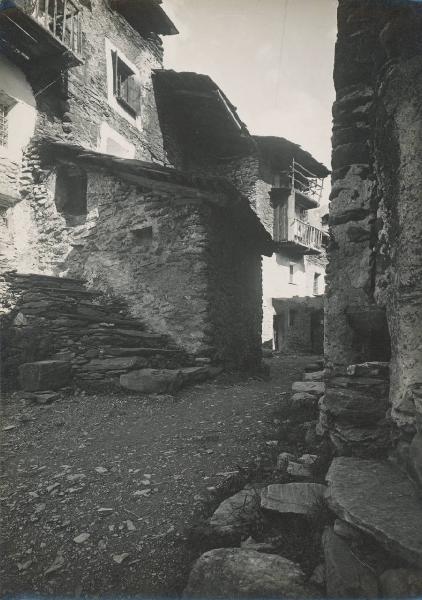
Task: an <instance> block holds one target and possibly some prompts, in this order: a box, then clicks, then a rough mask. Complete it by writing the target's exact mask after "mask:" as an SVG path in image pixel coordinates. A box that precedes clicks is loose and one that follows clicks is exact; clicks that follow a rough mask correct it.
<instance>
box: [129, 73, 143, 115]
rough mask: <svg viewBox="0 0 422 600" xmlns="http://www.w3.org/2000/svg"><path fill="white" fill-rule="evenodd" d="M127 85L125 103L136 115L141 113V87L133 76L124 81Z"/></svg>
mask: <svg viewBox="0 0 422 600" xmlns="http://www.w3.org/2000/svg"><path fill="white" fill-rule="evenodd" d="M126 83H127V103H128V104H129V106H130V107H131V108H132V110H133V112H134V113H135V114H136V115H139V114H140V113H141V85H140V83H139V81H138V80H137V79H136V77H135V75H131V76H130V77H128V78H127V80H126Z"/></svg>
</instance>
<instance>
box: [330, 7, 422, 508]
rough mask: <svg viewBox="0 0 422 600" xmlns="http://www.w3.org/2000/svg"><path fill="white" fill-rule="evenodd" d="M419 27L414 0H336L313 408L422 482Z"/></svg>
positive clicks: (356, 447)
mask: <svg viewBox="0 0 422 600" xmlns="http://www.w3.org/2000/svg"><path fill="white" fill-rule="evenodd" d="M421 36H422V12H421V7H420V5H419V3H417V2H412V1H410V0H409V1H407V0H406V1H401V2H396V1H389V0H370V1H366V0H361V1H360V2H358V3H356V2H354V1H351V0H340V2H339V9H338V39H337V45H336V55H335V69H334V81H335V87H336V92H337V98H336V102H335V104H334V107H333V116H334V127H333V155H332V168H333V173H332V181H333V187H332V192H331V205H330V215H329V224H330V232H331V241H330V244H329V248H328V260H329V263H328V267H327V307H326V328H327V331H326V358H327V361H328V368H329V377H328V380H327V391H326V394H325V399H324V401H323V402H322V403H321V404H322V411H321V416H320V425H321V427H322V428H323V429H325V430H328V432H329V435H330V438H331V440H332V442H333V443H334V446H335V448H336V451H337V453H339V454H346V455H348V454H349V455H350V454H352V455H358V456H364V457H368V456H373V455H381V456H385V455H386V454H387V453H391V451H392V450H394V452H393V456H394V457H395V459H396V460H397V461H398V463H399V464H400V465H401V466H402V467H403V468H405V469H406V470H407V472H408V473H409V474H410V475H411V476H412V477H413V478H414V479H415V480H417V481H419V483H422V429H421V427H422V343H421V335H422V305H421V302H422V287H421V286H422V283H421V282H422V259H421V256H422V255H421V232H422V203H421V197H420V195H421V191H420V190H421V183H422V182H421V177H422V175H421V173H422V171H421V164H422V116H421V110H420V107H421V105H422V47H421V43H420V40H421ZM374 361H375V362H374ZM362 363H364V364H362ZM367 363H369V364H367ZM388 375H389V377H388ZM398 510H400V509H399V508H398Z"/></svg>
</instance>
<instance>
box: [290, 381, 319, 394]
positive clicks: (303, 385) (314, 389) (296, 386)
mask: <svg viewBox="0 0 422 600" xmlns="http://www.w3.org/2000/svg"><path fill="white" fill-rule="evenodd" d="M292 392H293V393H297V392H306V393H307V394H313V395H314V396H322V395H323V393H324V392H325V384H324V382H323V381H295V382H294V383H293V385H292Z"/></svg>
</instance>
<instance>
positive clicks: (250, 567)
mask: <svg viewBox="0 0 422 600" xmlns="http://www.w3.org/2000/svg"><path fill="white" fill-rule="evenodd" d="M314 595H316V594H314V591H313V589H312V588H310V587H309V586H308V585H306V583H305V575H304V573H303V572H302V570H301V569H300V567H299V566H298V565H296V564H295V563H293V562H291V561H290V560H287V559H286V558H283V557H281V556H277V555H275V554H264V553H262V552H257V551H256V550H248V549H244V548H218V549H217V550H211V551H210V552H206V553H205V554H203V555H202V556H201V557H200V558H199V559H198V560H197V561H196V563H195V565H194V567H193V569H192V571H191V574H190V576H189V581H188V585H187V587H186V589H185V591H184V593H183V596H184V597H185V598H186V597H187V598H224V599H227V598H307V597H308V598H309V597H312V596H314Z"/></svg>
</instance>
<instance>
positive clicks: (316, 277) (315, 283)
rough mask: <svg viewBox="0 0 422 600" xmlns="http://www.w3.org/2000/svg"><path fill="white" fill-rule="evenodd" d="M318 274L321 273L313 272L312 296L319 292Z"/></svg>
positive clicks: (317, 294)
mask: <svg viewBox="0 0 422 600" xmlns="http://www.w3.org/2000/svg"><path fill="white" fill-rule="evenodd" d="M320 276H321V273H314V289H313V294H314V296H319V294H320V291H319V281H320Z"/></svg>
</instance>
